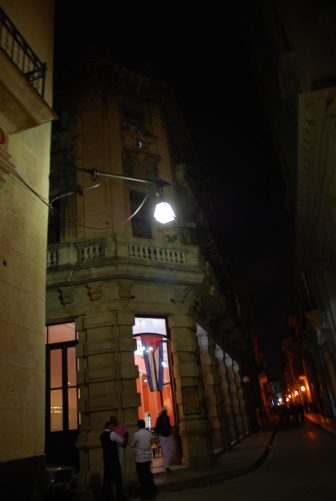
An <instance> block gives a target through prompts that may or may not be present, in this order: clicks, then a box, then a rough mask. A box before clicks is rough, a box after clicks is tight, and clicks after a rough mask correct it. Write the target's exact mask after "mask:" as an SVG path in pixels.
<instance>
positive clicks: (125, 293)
mask: <svg viewBox="0 0 336 501" xmlns="http://www.w3.org/2000/svg"><path fill="white" fill-rule="evenodd" d="M133 284H134V282H133V281H132V280H121V281H120V282H119V284H118V285H119V289H118V293H119V298H120V299H135V296H134V294H133V291H132V288H133Z"/></svg>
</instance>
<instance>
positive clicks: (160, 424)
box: [155, 407, 175, 473]
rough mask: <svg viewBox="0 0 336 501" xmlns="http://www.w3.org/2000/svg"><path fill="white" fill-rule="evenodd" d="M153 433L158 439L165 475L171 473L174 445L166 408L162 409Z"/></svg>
mask: <svg viewBox="0 0 336 501" xmlns="http://www.w3.org/2000/svg"><path fill="white" fill-rule="evenodd" d="M155 433H156V434H157V435H158V436H159V438H160V445H161V450H162V456H163V463H164V467H165V469H166V472H167V473H170V472H171V469H170V465H171V461H172V458H173V454H174V450H175V444H174V437H173V434H172V427H171V424H170V419H169V416H168V414H167V409H166V407H162V409H161V412H160V415H159V416H158V418H157V420H156V424H155Z"/></svg>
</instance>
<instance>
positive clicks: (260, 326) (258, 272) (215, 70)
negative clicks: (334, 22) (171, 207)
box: [55, 0, 292, 378]
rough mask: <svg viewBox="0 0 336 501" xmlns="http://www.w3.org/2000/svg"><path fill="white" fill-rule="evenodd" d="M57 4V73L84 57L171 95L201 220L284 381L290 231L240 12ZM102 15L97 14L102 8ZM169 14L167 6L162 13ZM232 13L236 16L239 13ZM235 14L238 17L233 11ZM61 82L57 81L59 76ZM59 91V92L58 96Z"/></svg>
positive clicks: (272, 369)
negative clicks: (195, 175) (186, 135)
mask: <svg viewBox="0 0 336 501" xmlns="http://www.w3.org/2000/svg"><path fill="white" fill-rule="evenodd" d="M79 5H81V4H78V3H77V2H68V1H64V0H56V32H55V37H56V39H55V43H56V52H55V57H56V67H55V71H56V72H57V71H58V68H59V67H60V66H63V67H68V68H71V66H72V64H73V62H74V61H76V59H81V58H82V57H85V55H86V54H87V50H88V48H90V47H91V48H92V47H95V48H96V49H97V50H99V51H103V52H104V54H105V56H107V57H109V58H110V59H111V60H112V61H114V62H116V63H119V64H121V65H124V66H126V67H129V68H131V69H135V70H138V71H140V72H141V71H145V72H146V73H147V74H150V75H153V76H155V77H158V78H160V79H162V80H163V81H165V82H167V83H168V84H170V85H171V87H172V89H173V91H174V93H175V95H176V98H177V101H178V103H179V106H180V108H181V111H182V113H183V115H184V118H185V121H186V123H187V126H188V128H189V130H190V133H191V137H192V140H193V142H194V146H195V149H196V151H197V152H198V155H199V158H200V162H201V164H202V165H203V167H202V172H203V176H204V181H205V183H206V185H207V186H208V187H209V190H210V192H211V198H212V200H213V201H214V202H213V206H212V207H210V209H208V210H207V211H206V212H207V217H208V220H209V223H210V225H211V227H212V229H213V231H214V233H215V234H216V236H217V238H218V240H219V242H220V246H221V249H222V252H223V256H224V257H225V258H226V259H227V260H228V261H229V266H230V271H231V274H232V277H233V280H234V284H235V287H236V288H237V290H238V293H239V297H240V300H241V302H242V305H243V308H244V309H245V311H246V312H247V313H248V318H249V326H250V328H251V329H252V331H253V332H254V333H255V334H256V336H257V339H258V340H259V344H260V347H261V350H262V351H263V353H264V355H265V358H266V362H267V366H268V372H269V375H270V377H273V378H278V377H280V375H281V372H280V371H281V353H280V340H281V338H282V337H283V336H284V335H286V334H287V314H288V308H289V307H288V290H289V278H290V271H289V270H290V252H291V240H292V237H291V231H290V229H291V221H290V218H289V214H288V213H287V212H286V210H285V205H284V196H285V185H284V182H283V179H282V175H281V172H280V168H279V165H278V162H277V159H276V155H275V152H274V149H273V145H272V140H271V137H270V133H269V130H268V127H267V122H266V118H265V116H264V113H263V108H262V104H261V99H260V96H259V95H258V90H257V82H256V81H255V79H254V75H253V71H252V69H251V64H250V61H249V56H248V49H247V43H248V42H246V40H245V35H244V23H245V22H246V20H245V19H244V17H242V10H243V9H242V6H243V4H242V3H237V7H236V8H234V7H233V6H231V7H229V6H227V5H226V4H223V5H225V11H223V12H222V13H219V12H216V10H215V8H214V7H213V8H212V11H211V12H209V11H207V12H206V11H204V6H203V10H202V9H201V8H199V10H197V8H196V7H195V6H194V5H193V6H192V12H190V11H189V10H187V9H186V8H185V10H184V11H177V10H176V9H175V10H169V11H165V10H162V9H163V4H160V10H158V11H157V12H154V11H153V10H150V11H149V8H146V7H144V5H143V4H141V5H140V4H139V5H140V7H138V8H137V9H138V10H136V8H135V7H134V5H130V6H129V9H128V11H127V9H126V8H122V7H119V8H117V9H116V8H115V7H113V11H112V12H110V13H109V14H108V13H107V11H106V7H104V6H106V5H111V6H112V5H114V4H113V3H110V2H96V3H95V5H94V7H95V10H94V11H93V10H82V9H81V8H80V7H79ZM100 6H101V8H99V7H100ZM168 7H169V5H168ZM235 9H237V10H235ZM239 9H240V10H239ZM56 74H57V73H56ZM55 90H57V89H55Z"/></svg>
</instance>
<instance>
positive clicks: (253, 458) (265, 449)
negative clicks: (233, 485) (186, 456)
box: [73, 416, 278, 501]
mask: <svg viewBox="0 0 336 501" xmlns="http://www.w3.org/2000/svg"><path fill="white" fill-rule="evenodd" d="M277 425H278V418H277V416H273V417H271V418H270V419H269V421H268V422H266V423H264V424H263V425H262V426H261V427H260V431H259V432H258V433H252V434H251V435H249V436H247V437H246V438H244V439H243V440H242V441H241V442H238V444H236V445H235V446H234V447H233V448H232V449H231V450H230V451H228V452H226V453H225V454H223V455H222V456H221V457H219V458H218V459H217V460H216V463H214V464H211V465H209V466H205V467H204V466H202V467H199V468H195V467H194V468H190V467H186V466H172V467H171V469H172V471H171V473H170V474H169V473H166V472H165V470H164V468H163V467H160V465H158V466H156V467H154V468H153V473H154V481H155V484H156V486H157V488H158V492H159V493H160V492H173V491H179V490H182V489H188V488H190V487H199V486H202V485H208V484H211V483H216V482H222V481H223V480H225V479H230V478H234V477H238V476H240V475H245V474H246V473H249V472H251V471H253V470H255V469H256V468H258V467H259V466H260V465H261V464H262V463H263V462H264V460H265V459H266V457H267V456H268V453H269V451H270V450H271V448H272V443H273V440H274V437H275V433H276V430H277ZM132 490H133V489H132V488H131V489H130V491H132ZM136 490H138V487H137V489H136ZM73 499H74V501H92V500H95V499H98V497H96V496H95V494H94V493H93V492H92V491H88V490H87V491H85V492H83V491H82V492H77V493H76V494H75V496H74V498H73ZM132 499H138V497H136V496H132Z"/></svg>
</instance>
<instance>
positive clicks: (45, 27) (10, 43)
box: [0, 0, 55, 500]
mask: <svg viewBox="0 0 336 501" xmlns="http://www.w3.org/2000/svg"><path fill="white" fill-rule="evenodd" d="M1 7H2V9H3V10H2V11H1V33H2V35H1V42H0V43H1V50H0V103H1V104H0V219H1V235H0V254H1V259H0V262H1V265H0V278H1V280H0V296H1V306H0V325H1V328H0V337H1V355H0V379H1V382H2V383H1V390H0V400H1V411H0V412H1V432H0V437H1V438H0V464H1V466H0V470H1V478H2V479H6V480H7V481H8V482H9V483H10V491H9V492H11V499H13V498H17V499H18V498H19V497H20V498H22V499H23V498H24V497H25V498H26V499H32V498H33V497H34V499H36V500H38V499H42V495H43V494H42V489H43V485H44V423H45V406H44V391H45V355H44V351H45V341H44V330H45V282H46V259H45V256H46V246H47V220H48V208H47V200H48V182H49V180H48V174H49V163H50V137H51V124H50V121H51V120H53V119H54V118H55V115H54V113H53V112H52V110H51V108H50V106H51V101H52V90H51V89H52V57H53V24H52V23H53V9H52V2H51V1H50V2H49V1H39V0H30V1H27V2H23V1H15V0H14V1H6V0H4V1H3V2H1ZM31 12H34V22H32V18H31ZM12 26H14V27H15V30H12V28H10V27H12ZM13 33H14V34H13ZM17 33H20V35H21V37H23V39H22V38H16V34H17ZM24 39H25V41H26V43H27V44H29V45H30V47H31V49H32V52H30V53H29V54H28V55H27V53H26V54H25V50H26V49H27V47H29V45H24V44H23V42H22V40H24ZM18 40H19V41H18ZM33 53H35V55H37V56H36V57H37V59H36V60H33V59H30V57H31V58H32V54H33ZM24 54H25V55H24ZM24 58H25V61H26V62H25V67H23V66H22V64H23V63H22V61H23V60H24ZM41 61H43V62H44V63H47V65H48V68H49V70H48V71H46V72H44V70H43V71H42V70H41V68H44V66H43V63H41ZM34 64H35V66H34ZM40 64H41V66H39V65H40ZM38 68H39V69H38ZM28 70H31V71H33V70H34V71H35V72H34V71H33V73H30V76H28V74H29V71H28ZM40 70H41V73H40ZM27 430H29V432H27ZM17 478H20V483H19V484H20V485H21V487H22V486H23V485H24V494H22V493H21V491H20V485H18V483H17V481H16V479H17ZM14 479H15V480H14ZM5 490H6V487H5V486H3V487H2V491H3V494H4V495H5V496H6V493H5ZM16 490H17V492H16ZM30 496H32V497H30Z"/></svg>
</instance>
